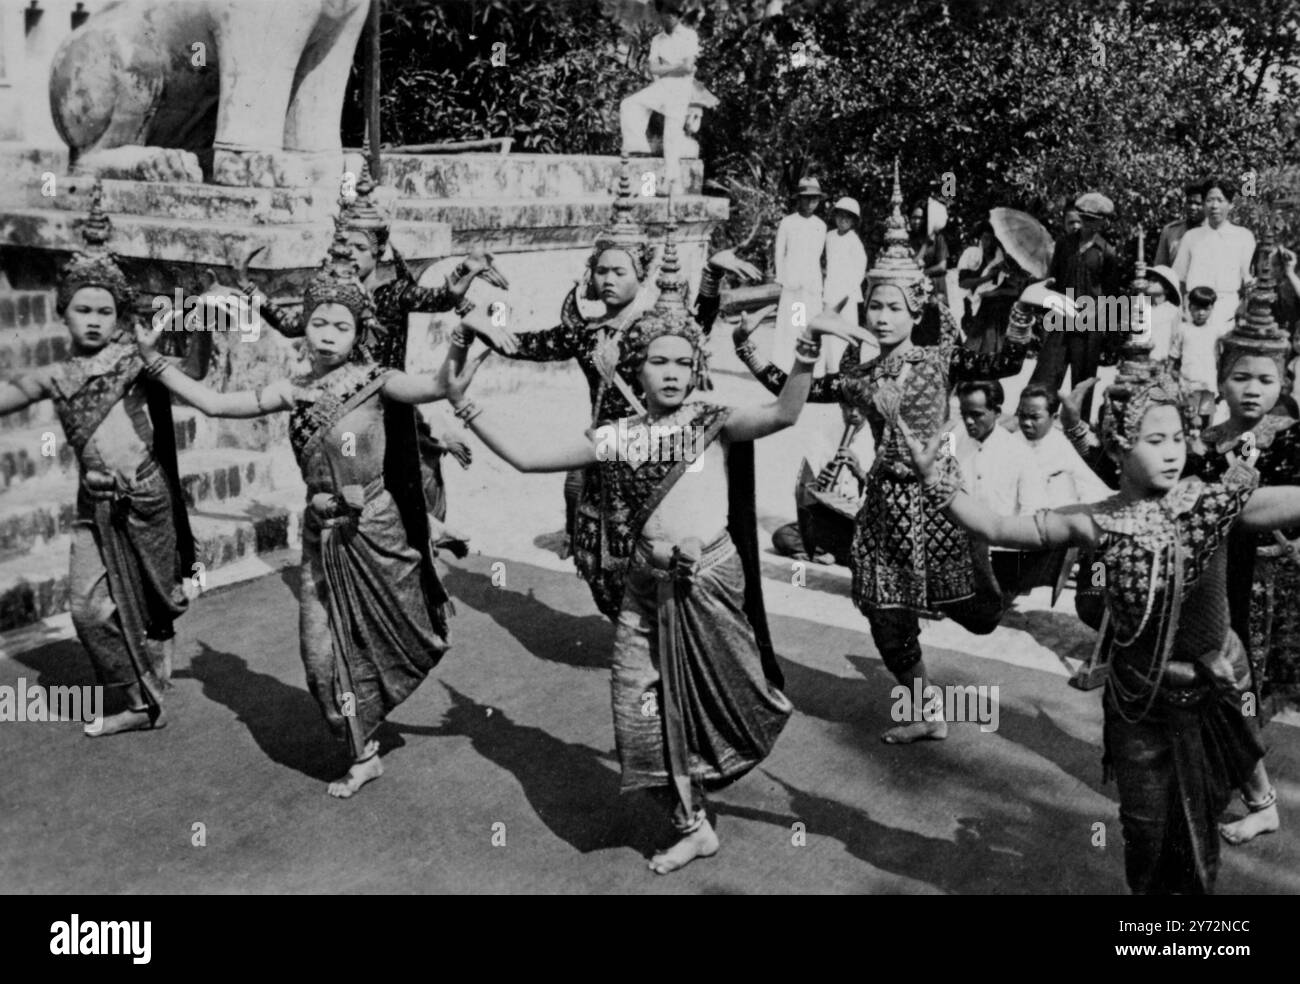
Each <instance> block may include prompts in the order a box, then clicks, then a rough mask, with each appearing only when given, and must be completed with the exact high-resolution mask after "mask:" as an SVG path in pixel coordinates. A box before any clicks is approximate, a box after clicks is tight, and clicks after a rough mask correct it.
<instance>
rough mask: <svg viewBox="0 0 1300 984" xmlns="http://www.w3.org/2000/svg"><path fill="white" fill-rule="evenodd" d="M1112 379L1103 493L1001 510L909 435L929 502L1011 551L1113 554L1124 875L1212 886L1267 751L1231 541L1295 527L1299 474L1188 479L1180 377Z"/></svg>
mask: <svg viewBox="0 0 1300 984" xmlns="http://www.w3.org/2000/svg"><path fill="white" fill-rule="evenodd" d="M1144 344H1145V345H1146V346H1148V348H1149V340H1139V341H1138V342H1137V343H1136V344H1135V343H1133V342H1130V344H1129V345H1128V346H1126V351H1128V352H1130V353H1131V352H1132V351H1133V350H1134V349H1139V348H1140V347H1141V346H1142V345H1144ZM1117 380H1118V381H1117V383H1116V385H1114V386H1112V387H1111V388H1110V389H1108V390H1107V392H1106V397H1105V406H1104V407H1103V412H1102V427H1103V438H1102V440H1103V444H1104V446H1105V449H1106V453H1107V454H1108V455H1109V456H1111V457H1112V458H1113V459H1115V461H1116V463H1117V465H1118V467H1119V486H1120V491H1119V493H1118V494H1117V495H1115V496H1113V497H1112V498H1110V499H1107V500H1105V501H1103V502H1100V503H1092V504H1081V505H1078V506H1071V507H1068V508H1065V509H1059V510H1040V511H1039V512H1038V513H1036V514H1035V515H1034V516H1032V517H1030V516H1025V517H1006V516H997V515H995V514H993V513H992V512H990V511H989V510H987V509H986V508H984V507H983V506H982V505H980V504H979V503H977V502H975V501H974V500H973V499H971V498H970V497H969V496H967V495H965V494H964V493H962V492H960V491H959V490H958V488H957V484H956V482H955V481H954V480H953V479H952V477H950V476H948V475H945V474H943V473H942V471H941V469H939V468H938V467H937V463H936V451H937V448H938V442H939V439H940V438H941V435H936V436H935V438H934V439H932V440H930V441H929V442H928V443H926V444H924V445H923V443H922V441H921V440H920V439H919V438H918V437H917V436H916V435H914V434H912V433H911V432H910V431H906V439H907V442H908V445H909V450H910V452H911V455H912V458H913V462H914V467H915V469H916V471H917V474H918V476H919V477H920V478H921V481H922V489H923V494H924V495H925V496H926V498H927V500H928V502H929V504H930V505H931V506H932V507H933V508H936V509H940V510H942V511H943V512H944V514H945V515H947V516H948V517H949V518H951V519H952V520H953V521H955V522H957V523H958V524H960V525H961V526H962V527H964V528H965V529H967V530H969V531H970V532H971V533H973V534H975V535H977V536H979V537H981V538H983V539H986V540H988V541H989V542H990V543H993V544H999V545H1002V546H1006V547H1012V548H1017V549H1044V548H1048V547H1062V546H1075V547H1079V548H1082V549H1086V550H1089V551H1092V552H1093V553H1094V556H1095V557H1096V559H1097V560H1099V561H1100V562H1101V563H1102V564H1104V568H1105V588H1104V592H1103V600H1104V604H1105V616H1104V618H1105V621H1103V623H1102V625H1101V632H1102V640H1103V647H1104V650H1105V658H1106V666H1107V672H1108V676H1107V686H1106V694H1105V699H1104V708H1105V747H1106V764H1107V766H1108V767H1110V768H1112V769H1113V771H1114V775H1115V778H1116V780H1117V781H1118V784H1119V796H1120V819H1121V822H1122V824H1123V828H1124V840H1125V866H1126V871H1127V877H1128V884H1129V887H1130V888H1131V889H1132V891H1133V892H1135V893H1137V894H1148V893H1170V892H1178V893H1197V894H1199V893H1209V892H1212V891H1213V887H1214V880H1215V875H1216V873H1217V869H1218V856H1219V846H1218V831H1217V829H1216V821H1217V819H1218V816H1219V814H1220V813H1221V812H1222V810H1223V808H1224V807H1225V806H1226V805H1227V802H1228V799H1229V796H1230V795H1231V790H1232V789H1233V788H1234V787H1240V786H1243V785H1245V784H1246V783H1247V782H1248V780H1249V779H1250V777H1251V774H1252V772H1253V770H1254V769H1255V766H1256V763H1257V762H1258V761H1259V759H1260V757H1261V755H1262V751H1261V749H1260V746H1259V743H1258V741H1257V739H1256V737H1255V735H1254V733H1253V730H1252V729H1251V727H1250V726H1249V724H1248V723H1247V721H1246V718H1245V717H1244V716H1243V714H1242V703H1243V702H1242V694H1241V687H1242V686H1243V684H1244V680H1245V677H1246V673H1247V670H1246V666H1245V654H1244V651H1243V648H1242V644H1241V642H1240V640H1239V639H1238V637H1237V634H1236V633H1235V632H1234V631H1233V629H1232V626H1231V624H1230V619H1229V612H1228V588H1227V584H1226V575H1227V549H1226V541H1227V538H1228V536H1229V534H1230V532H1231V531H1233V530H1234V529H1239V530H1242V531H1246V532H1262V531H1266V530H1272V529H1276V528H1279V527H1282V528H1285V527H1289V526H1294V525H1296V524H1297V523H1298V522H1300V487H1296V486H1287V487H1273V488H1257V486H1258V481H1259V476H1258V473H1257V472H1256V471H1255V470H1254V468H1253V467H1250V465H1249V464H1248V463H1245V462H1242V461H1240V460H1238V459H1236V458H1235V456H1234V457H1232V458H1230V459H1229V461H1230V467H1229V468H1228V469H1227V471H1226V472H1225V473H1224V474H1223V475H1222V476H1221V477H1220V478H1219V479H1218V480H1216V481H1213V482H1205V481H1203V480H1201V479H1199V478H1196V477H1190V478H1185V479H1181V480H1180V476H1181V474H1182V472H1183V468H1184V465H1185V463H1186V457H1187V453H1186V444H1185V442H1184V434H1185V433H1186V432H1187V430H1188V429H1189V428H1190V424H1191V420H1190V414H1189V412H1188V411H1189V409H1190V408H1189V407H1188V406H1187V405H1186V402H1185V401H1184V399H1183V394H1181V393H1180V392H1179V390H1178V388H1177V384H1176V383H1175V382H1173V381H1172V380H1169V379H1168V378H1167V377H1163V376H1162V375H1159V374H1158V373H1157V372H1156V370H1155V367H1152V366H1151V365H1150V363H1149V361H1147V362H1144V361H1143V360H1142V359H1140V358H1138V359H1129V360H1128V361H1126V362H1124V363H1122V364H1121V366H1120V371H1119V374H1118V377H1117ZM1252 458H1253V455H1252Z"/></svg>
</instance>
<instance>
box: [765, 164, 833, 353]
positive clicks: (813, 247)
mask: <svg viewBox="0 0 1300 984" xmlns="http://www.w3.org/2000/svg"><path fill="white" fill-rule="evenodd" d="M825 197H826V196H825V195H824V194H822V188H821V184H820V183H819V182H818V181H817V179H816V178H803V179H802V180H801V181H800V182H799V190H798V192H797V193H796V206H795V211H794V212H792V213H790V214H789V215H787V216H786V217H785V218H784V219H782V220H781V224H780V225H779V226H777V227H776V282H777V283H779V284H780V285H781V300H780V301H779V304H778V307H777V312H776V331H775V333H774V336H773V341H772V361H773V363H775V364H776V365H777V366H779V367H780V368H782V369H789V368H790V365H791V359H793V355H792V354H791V353H793V352H794V340H795V339H796V338H797V337H798V336H799V333H800V332H801V331H802V330H803V329H804V328H805V327H806V326H807V324H808V323H809V322H810V321H811V320H812V319H813V318H814V317H816V316H817V315H818V314H819V313H820V312H821V309H822V252H823V251H824V250H825V249H826V223H824V222H823V221H822V220H821V219H819V218H817V216H816V215H814V214H813V213H815V212H816V211H817V206H818V205H820V204H821V201H822V199H823V198H825Z"/></svg>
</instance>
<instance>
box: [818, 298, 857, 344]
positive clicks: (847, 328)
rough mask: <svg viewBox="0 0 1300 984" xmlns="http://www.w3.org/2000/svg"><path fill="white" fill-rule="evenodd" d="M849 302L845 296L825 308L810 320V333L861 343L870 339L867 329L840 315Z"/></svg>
mask: <svg viewBox="0 0 1300 984" xmlns="http://www.w3.org/2000/svg"><path fill="white" fill-rule="evenodd" d="M848 303H849V299H848V298H847V297H844V298H841V299H840V302H839V303H838V304H836V305H835V306H834V307H831V308H823V309H822V311H821V313H820V314H818V315H817V317H815V318H813V319H812V321H810V322H808V327H807V329H806V331H807V332H808V334H810V335H812V336H813V337H814V338H819V337H821V336H822V335H834V336H835V337H836V338H842V339H844V340H845V341H846V342H858V343H861V342H868V341H870V340H871V335H870V334H869V333H868V332H867V331H866V330H865V329H863V328H859V327H857V326H856V325H851V324H849V323H848V322H847V321H845V320H844V319H843V318H841V317H840V312H841V311H843V310H844V305H846V304H848Z"/></svg>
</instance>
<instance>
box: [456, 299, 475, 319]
mask: <svg viewBox="0 0 1300 984" xmlns="http://www.w3.org/2000/svg"><path fill="white" fill-rule="evenodd" d="M476 307H478V305H477V304H475V303H474V302H473V301H471V300H470V299H469V298H468V297H462V298H461V299H460V302H459V303H458V304H457V305H456V313H457V314H458V315H460V316H461V317H462V318H463V317H465V315H467V314H469V313H470V312H471V311H473V310H474V309H475V308H476Z"/></svg>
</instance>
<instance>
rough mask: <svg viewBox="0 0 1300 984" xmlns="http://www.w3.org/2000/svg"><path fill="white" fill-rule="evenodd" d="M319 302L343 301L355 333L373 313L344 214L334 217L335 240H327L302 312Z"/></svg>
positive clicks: (317, 304)
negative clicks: (326, 245)
mask: <svg viewBox="0 0 1300 984" xmlns="http://www.w3.org/2000/svg"><path fill="white" fill-rule="evenodd" d="M322 304H342V305H343V306H344V307H345V308H347V309H348V310H349V311H351V312H352V315H353V317H355V318H356V320H357V333H358V335H360V333H361V332H362V331H363V330H364V328H365V325H364V324H363V323H362V322H363V321H368V320H369V318H370V317H372V316H373V313H374V312H373V306H372V302H371V300H370V294H369V292H368V291H367V290H366V288H365V287H364V285H362V283H361V278H360V276H359V268H358V266H357V261H356V256H355V254H354V253H353V250H352V246H351V245H350V244H349V243H348V223H347V219H346V215H344V214H340V215H338V216H336V217H335V219H334V239H333V240H332V241H331V242H330V247H329V252H328V253H326V255H325V259H324V260H323V261H322V262H321V265H320V270H319V271H318V272H317V273H316V276H315V277H313V278H312V280H311V283H309V284H308V285H307V290H306V291H305V292H304V294H303V315H304V316H305V317H310V316H311V312H312V311H314V310H315V309H316V308H317V307H319V306H320V305H322Z"/></svg>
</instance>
